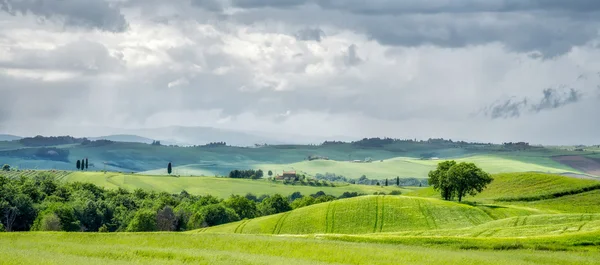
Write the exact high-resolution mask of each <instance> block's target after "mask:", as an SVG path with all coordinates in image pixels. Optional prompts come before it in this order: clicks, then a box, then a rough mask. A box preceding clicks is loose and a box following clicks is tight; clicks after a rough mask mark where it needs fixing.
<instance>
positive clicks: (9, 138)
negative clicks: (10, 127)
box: [0, 134, 23, 141]
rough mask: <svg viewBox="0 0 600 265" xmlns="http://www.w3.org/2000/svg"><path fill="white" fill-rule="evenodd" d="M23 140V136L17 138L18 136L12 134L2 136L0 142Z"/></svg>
mask: <svg viewBox="0 0 600 265" xmlns="http://www.w3.org/2000/svg"><path fill="white" fill-rule="evenodd" d="M21 139H23V137H21V136H16V135H11V134H0V141H14V140H21Z"/></svg>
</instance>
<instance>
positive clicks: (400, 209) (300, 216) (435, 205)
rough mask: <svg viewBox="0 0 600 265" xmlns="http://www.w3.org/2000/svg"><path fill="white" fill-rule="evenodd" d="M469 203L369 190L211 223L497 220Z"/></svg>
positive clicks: (394, 227)
mask: <svg viewBox="0 0 600 265" xmlns="http://www.w3.org/2000/svg"><path fill="white" fill-rule="evenodd" d="M491 220H492V218H491V217H490V216H489V215H487V214H486V213H485V212H484V211H482V210H480V209H477V208H475V207H471V206H468V205H464V204H458V203H453V202H446V201H441V200H436V199H426V198H411V197H405V196H365V197H358V198H351V199H345V200H338V201H334V202H330V203H322V204H317V205H312V206H309V207H304V208H300V209H297V210H294V211H291V212H287V213H283V214H278V215H272V216H266V217H261V218H257V219H253V220H249V221H241V222H237V223H232V224H226V225H223V226H219V227H213V228H208V229H205V230H204V231H208V232H230V233H234V232H235V233H248V234H317V233H339V234H363V233H378V232H395V231H407V230H413V231H414V230H429V229H448V228H459V227H469V226H473V225H478V224H482V223H485V222H489V221H491Z"/></svg>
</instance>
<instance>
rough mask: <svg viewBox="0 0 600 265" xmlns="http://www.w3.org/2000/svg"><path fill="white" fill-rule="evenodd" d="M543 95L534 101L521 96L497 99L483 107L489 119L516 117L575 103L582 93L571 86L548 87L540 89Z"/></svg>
mask: <svg viewBox="0 0 600 265" xmlns="http://www.w3.org/2000/svg"><path fill="white" fill-rule="evenodd" d="M542 93H543V97H542V99H540V100H539V101H538V102H536V103H532V102H531V100H528V99H527V98H523V99H521V100H515V98H511V99H508V100H504V101H498V102H496V103H494V104H492V105H491V106H489V107H486V108H485V109H484V113H485V115H486V116H488V117H490V118H491V119H498V118H504V119H507V118H518V117H520V116H521V115H522V114H523V113H538V112H540V111H544V110H551V109H558V108H560V107H563V106H565V105H568V104H572V103H577V102H578V101H579V100H581V95H582V93H581V92H580V91H578V90H575V89H573V88H571V89H570V90H568V91H567V92H559V91H558V90H557V89H554V88H548V89H544V91H542Z"/></svg>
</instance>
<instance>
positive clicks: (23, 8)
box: [0, 0, 128, 32]
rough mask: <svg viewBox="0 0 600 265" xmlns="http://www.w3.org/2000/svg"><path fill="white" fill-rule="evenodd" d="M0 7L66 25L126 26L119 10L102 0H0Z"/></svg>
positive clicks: (112, 28)
mask: <svg viewBox="0 0 600 265" xmlns="http://www.w3.org/2000/svg"><path fill="white" fill-rule="evenodd" d="M0 10H2V11H4V12H7V13H9V14H11V15H16V14H23V15H25V14H29V13H31V14H33V15H35V16H38V17H42V18H45V19H55V18H60V19H62V21H63V22H64V24H65V25H66V26H75V27H87V28H94V29H100V30H104V31H111V32H123V31H125V30H127V28H128V23H127V21H126V20H125V17H124V16H123V14H121V12H120V10H119V9H117V8H115V7H113V6H111V5H110V4H109V2H107V1H105V0H61V1H52V0H0Z"/></svg>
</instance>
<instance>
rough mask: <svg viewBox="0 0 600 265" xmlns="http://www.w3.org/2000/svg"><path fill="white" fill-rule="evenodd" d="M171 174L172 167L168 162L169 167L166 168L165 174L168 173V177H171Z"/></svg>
mask: <svg viewBox="0 0 600 265" xmlns="http://www.w3.org/2000/svg"><path fill="white" fill-rule="evenodd" d="M171 172H173V167H172V165H171V162H169V165H168V166H167V173H169V175H171Z"/></svg>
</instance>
